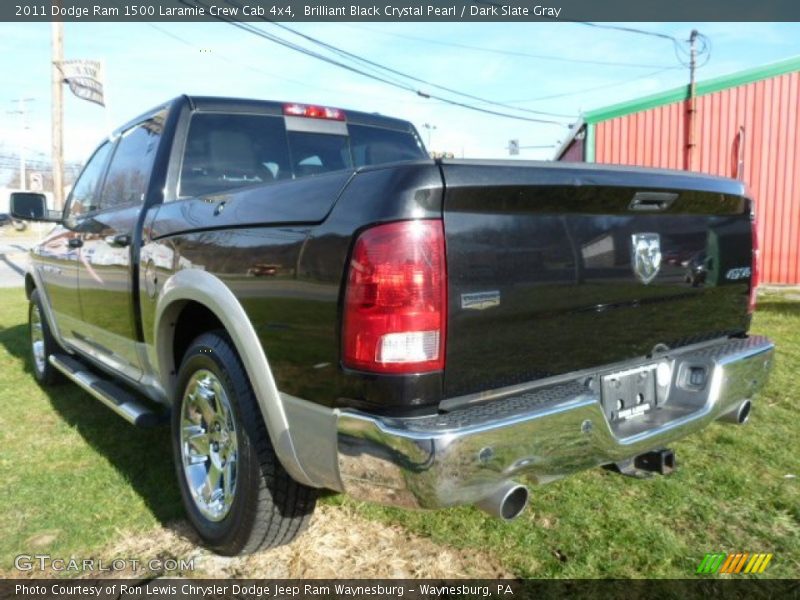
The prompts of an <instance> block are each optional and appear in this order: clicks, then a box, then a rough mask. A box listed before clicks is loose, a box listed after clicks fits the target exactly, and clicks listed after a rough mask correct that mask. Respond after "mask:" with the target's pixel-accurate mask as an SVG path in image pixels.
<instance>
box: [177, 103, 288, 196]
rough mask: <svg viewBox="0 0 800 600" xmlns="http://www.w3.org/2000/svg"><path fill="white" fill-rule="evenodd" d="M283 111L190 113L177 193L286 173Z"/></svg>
mask: <svg viewBox="0 0 800 600" xmlns="http://www.w3.org/2000/svg"><path fill="white" fill-rule="evenodd" d="M291 176H292V172H291V168H290V166H289V149H288V147H287V144H286V129H285V127H284V122H283V118H282V117H270V116H259V115H223V114H216V113H198V114H195V115H194V116H193V117H192V122H191V125H190V126H189V135H188V137H187V139H186V151H185V153H184V158H183V165H182V167H181V180H180V189H179V193H178V195H179V196H198V195H202V194H208V193H211V192H218V191H222V190H227V189H231V188H236V187H240V186H243V185H253V184H255V183H264V182H267V181H273V180H275V179H284V178H290V177H291Z"/></svg>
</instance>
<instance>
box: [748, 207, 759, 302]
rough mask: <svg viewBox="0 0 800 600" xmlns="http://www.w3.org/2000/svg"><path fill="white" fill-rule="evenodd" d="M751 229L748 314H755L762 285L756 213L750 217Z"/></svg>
mask: <svg viewBox="0 0 800 600" xmlns="http://www.w3.org/2000/svg"><path fill="white" fill-rule="evenodd" d="M750 227H751V229H752V231H753V235H752V239H753V252H752V262H751V265H750V298H749V300H748V302H747V312H748V313H751V314H752V313H753V312H754V311H755V309H756V295H757V294H758V284H759V283H761V269H760V267H759V266H758V259H759V254H760V250H759V244H758V223H757V222H756V215H755V212H753V213H752V215H751V217H750Z"/></svg>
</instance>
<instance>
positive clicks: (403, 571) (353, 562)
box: [7, 505, 513, 579]
mask: <svg viewBox="0 0 800 600" xmlns="http://www.w3.org/2000/svg"><path fill="white" fill-rule="evenodd" d="M118 539H119V541H118V542H117V543H115V544H113V545H111V546H109V547H107V548H105V549H104V550H102V551H100V552H95V553H93V558H95V559H96V560H97V559H102V561H103V563H104V564H110V563H111V561H112V560H113V559H115V558H128V559H130V558H135V559H137V560H138V561H139V563H140V564H141V565H146V564H147V563H148V562H149V561H150V560H152V559H160V560H161V561H165V560H167V559H175V560H178V561H181V560H184V561H186V560H193V562H194V567H195V568H194V570H193V571H184V572H179V573H163V572H150V573H143V572H141V571H140V572H138V573H132V572H130V571H124V572H122V571H120V572H115V573H113V576H114V577H145V578H148V579H149V578H152V577H158V576H162V575H167V576H176V575H181V576H185V577H194V578H200V577H203V578H205V577H208V578H227V577H236V578H275V579H290V578H319V579H335V578H336V579H357V578H417V577H419V578H454V577H462V578H467V577H473V578H481V577H486V578H494V577H512V576H513V575H512V573H511V572H510V571H508V570H507V569H506V568H504V567H503V566H502V565H500V563H499V562H498V561H497V560H496V559H494V558H492V557H491V556H490V555H488V554H484V553H481V552H475V551H472V550H471V551H466V550H460V549H456V548H451V547H447V546H441V545H438V544H436V543H434V542H432V541H431V540H429V539H428V538H425V537H421V536H418V535H414V534H412V533H409V532H407V531H406V530H405V529H403V528H402V527H400V526H397V525H387V524H383V523H379V522H375V521H370V520H367V519H365V518H364V517H361V516H359V515H357V514H356V513H355V512H354V511H353V510H352V509H351V508H349V507H342V506H325V505H322V506H319V507H318V508H317V511H316V513H315V514H314V517H313V519H312V521H311V525H310V527H309V530H308V531H307V532H306V533H305V534H304V535H302V536H301V537H300V538H298V539H297V540H296V541H295V542H294V543H292V544H290V545H288V546H282V547H280V548H276V549H274V550H268V551H265V552H260V553H258V554H254V555H251V556H245V557H236V558H228V557H222V556H216V555H215V554H213V553H211V552H209V551H208V550H206V549H204V548H202V547H201V546H199V540H198V538H197V536H196V535H195V534H194V532H193V530H192V529H191V527H190V526H189V524H188V523H186V522H185V521H178V522H175V523H172V524H171V525H170V526H169V527H165V528H159V529H156V530H153V531H150V532H147V533H144V534H138V535H131V534H125V533H120V534H119V536H118ZM59 574H62V575H63V573H56V572H53V571H45V572H41V571H31V572H28V573H25V574H24V575H26V576H30V577H41V576H53V575H56V576H57V575H59ZM7 575H11V574H7ZM16 575H17V576H19V575H21V574H16ZM109 575H110V574H109V573H104V572H91V573H82V574H81V576H82V577H88V578H95V577H108V576H109ZM12 576H13V575H12Z"/></svg>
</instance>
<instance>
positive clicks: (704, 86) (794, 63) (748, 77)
mask: <svg viewBox="0 0 800 600" xmlns="http://www.w3.org/2000/svg"><path fill="white" fill-rule="evenodd" d="M794 71H800V56H793V57H792V58H787V59H786V60H782V61H779V62H776V63H772V64H769V65H763V66H760V67H755V68H752V69H747V70H745V71H739V72H738V73H731V74H729V75H723V76H721V77H715V78H714V79H709V80H708V81H701V82H698V83H697V95H698V96H705V95H706V94H713V93H714V92H718V91H720V90H725V89H728V88H732V87H736V86H739V85H745V84H748V83H753V82H754V81H761V80H762V79H769V78H770V77H776V76H778V75H784V74H786V73H792V72H794ZM688 97H689V86H688V85H682V86H680V87H676V88H673V89H671V90H667V91H664V92H659V93H658V94H652V95H650V96H645V97H643V98H637V99H635V100H628V101H626V102H620V103H619V104H613V105H611V106H606V107H604V108H598V109H596V110H591V111H589V112H587V113H585V114H584V115H583V120H584V121H585V122H586V123H599V122H600V121H607V120H609V119H614V118H616V117H622V116H624V115H629V114H631V113H635V112H639V111H642V110H648V109H650V108H655V107H656V106H663V105H665V104H672V103H673V102H680V101H681V100H686V98H688Z"/></svg>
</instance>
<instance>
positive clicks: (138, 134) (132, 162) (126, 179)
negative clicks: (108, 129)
mask: <svg viewBox="0 0 800 600" xmlns="http://www.w3.org/2000/svg"><path fill="white" fill-rule="evenodd" d="M165 116H166V113H165V112H160V113H158V114H157V115H155V116H154V117H151V118H150V119H148V120H147V121H145V122H144V123H141V124H139V125H137V126H136V127H133V128H132V129H129V130H128V131H126V132H125V133H123V134H122V136H121V138H120V140H119V141H118V142H117V149H116V150H115V151H114V155H113V156H112V157H111V166H110V167H109V168H108V175H106V182H105V185H104V186H103V192H102V194H101V197H100V209H101V210H106V209H109V208H114V207H117V206H126V205H129V204H141V203H142V202H144V195H145V192H147V184H148V183H149V181H150V172H151V171H152V169H153V160H154V159H155V155H156V150H157V149H158V143H159V141H160V140H161V131H162V129H163V124H164V117H165Z"/></svg>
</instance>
